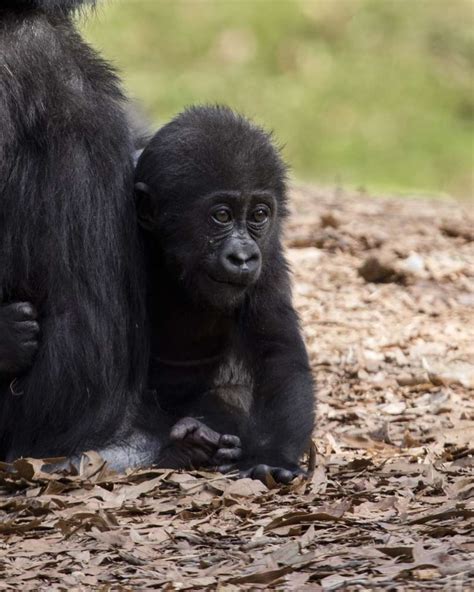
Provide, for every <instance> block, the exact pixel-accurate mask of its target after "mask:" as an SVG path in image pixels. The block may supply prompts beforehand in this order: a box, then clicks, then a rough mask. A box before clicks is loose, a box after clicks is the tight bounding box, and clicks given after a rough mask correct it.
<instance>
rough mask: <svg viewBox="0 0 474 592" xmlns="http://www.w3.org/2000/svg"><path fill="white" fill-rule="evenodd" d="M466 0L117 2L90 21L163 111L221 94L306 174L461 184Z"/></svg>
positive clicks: (136, 92)
mask: <svg viewBox="0 0 474 592" xmlns="http://www.w3.org/2000/svg"><path fill="white" fill-rule="evenodd" d="M473 10H474V4H473V3H472V2H471V1H470V0H450V1H449V2H448V1H447V0H322V1H319V0H288V1H281V0H280V1H277V0H233V1H232V0H227V1H224V0H221V1H219V0H113V1H111V2H110V3H107V4H106V5H105V6H101V7H100V8H99V10H98V13H97V14H96V15H95V17H94V18H92V19H88V20H87V22H86V23H85V30H86V34H87V36H88V38H89V39H90V41H91V42H92V43H93V44H94V45H95V46H97V47H99V48H100V49H101V50H102V51H103V52H104V54H105V55H106V56H107V57H108V58H109V59H112V61H113V62H114V63H115V64H116V65H117V66H118V67H119V68H120V70H121V71H122V73H123V75H124V78H125V81H126V85H127V89H128V91H129V93H130V94H131V95H132V96H134V97H136V98H137V99H139V100H140V101H142V102H143V103H144V105H145V106H146V109H147V110H148V112H149V113H150V114H151V115H152V117H153V118H154V120H155V121H156V122H157V123H160V122H163V121H165V120H167V119H168V118H170V117H171V116H172V115H173V114H174V113H176V112H177V111H179V110H180V109H182V107H183V106H185V105H189V104H190V103H203V102H222V103H227V104H229V105H231V106H232V107H234V108H236V109H238V110H241V111H242V112H244V113H245V114H248V115H250V116H251V117H253V118H254V119H256V120H257V121H258V122H260V123H263V124H264V125H265V126H267V127H270V128H273V129H274V130H275V132H276V135H277V137H278V138H279V139H280V141H281V142H282V143H284V144H285V156H286V157H287V159H288V160H289V161H290V163H291V165H292V167H293V169H294V171H295V174H296V175H297V176H298V177H299V178H305V179H311V180H319V181H334V180H339V181H341V182H344V183H352V184H359V185H364V186H369V187H374V186H375V187H382V188H385V187H386V188H392V189H393V188H414V187H415V188H419V189H422V190H430V191H433V190H435V191H448V192H451V193H454V194H457V195H463V196H467V195H469V194H470V192H471V189H472V177H471V166H472V127H473V125H472V124H473V117H474V95H473V84H472V83H473V78H472V74H473V72H472V68H473V65H474V37H473V27H472V22H473Z"/></svg>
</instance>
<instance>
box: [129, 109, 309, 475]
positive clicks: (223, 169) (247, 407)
mask: <svg viewBox="0 0 474 592" xmlns="http://www.w3.org/2000/svg"><path fill="white" fill-rule="evenodd" d="M285 172H286V169H285V165H284V164H283V162H282V160H281V158H280V156H279V154H278V152H277V151H276V150H275V148H274V147H273V145H272V143H271V138H270V136H269V135H268V134H267V133H266V132H264V131H263V130H261V129H260V128H258V127H256V126H254V125H252V124H251V123H249V122H248V120H246V119H245V118H243V117H240V116H238V115H236V114H234V113H233V112H232V111H230V110H229V109H227V108H223V107H200V108H199V107H198V108H192V109H189V110H188V111H186V112H184V113H183V114H181V115H179V116H178V117H177V118H176V119H174V120H173V121H172V122H171V123H169V124H168V125H166V126H164V127H163V128H162V129H161V130H160V131H159V132H158V133H157V134H156V135H155V136H154V137H153V139H152V140H151V142H150V143H149V144H148V146H147V147H146V148H145V150H144V152H143V154H142V155H141V157H140V159H139V161H138V165H137V170H136V181H137V184H136V188H137V198H138V209H139V218H140V221H141V224H142V225H143V227H144V228H145V237H146V243H147V247H146V248H147V255H148V280H149V285H148V310H149V316H150V318H149V324H150V328H151V339H152V362H151V366H150V386H151V387H152V388H153V389H155V390H156V393H157V395H156V397H155V398H153V395H152V394H151V395H150V396H149V400H148V408H149V411H148V412H147V413H141V419H142V422H143V421H145V422H147V425H146V426H145V427H146V429H148V430H153V426H157V425H160V426H161V427H160V430H162V433H163V431H164V428H163V413H164V412H165V413H167V414H168V416H169V418H170V424H172V423H173V422H174V421H177V420H179V418H183V417H186V418H189V416H191V417H194V418H199V419H200V420H201V421H202V422H204V424H205V425H206V426H207V427H208V428H210V429H211V430H214V431H215V432H216V433H217V434H234V435H235V436H237V437H238V439H237V440H236V441H235V443H234V446H233V448H232V447H231V448H232V451H231V452H229V451H222V450H221V451H220V452H219V453H218V454H217V456H218V457H219V458H220V459H221V463H220V465H221V467H220V468H221V469H230V468H238V469H240V470H241V471H243V472H244V474H247V475H250V476H252V477H256V478H261V479H264V478H265V476H266V475H267V474H268V473H271V474H272V475H273V477H274V478H275V479H277V480H279V481H288V480H290V479H291V478H292V477H293V476H294V475H295V474H297V473H298V472H299V471H300V469H299V464H298V462H299V459H300V457H301V455H302V453H303V451H304V449H305V447H306V446H307V444H308V442H309V438H310V435H311V432H312V429H313V423H314V395H313V383H312V378H311V373H310V369H309V364H308V358H307V354H306V350H305V346H304V344H303V340H302V338H301V334H300V329H299V326H298V320H297V316H296V313H295V311H294V309H293V306H292V303H291V291H290V282H289V275H288V268H287V264H286V262H285V258H284V255H283V252H282V245H281V241H280V236H281V224H282V222H283V220H284V218H285V216H286V213H287V208H286V182H285ZM226 212H227V213H226ZM228 218H230V219H231V220H230V222H229V221H228ZM262 220H263V222H262ZM142 425H143V424H142ZM175 440H176V439H175ZM240 447H241V454H240ZM191 448H192V447H191ZM236 449H238V450H236ZM168 452H169V450H168V449H167V448H166V447H165V449H164V450H162V452H161V455H160V456H158V458H157V462H158V464H160V465H161V466H167V465H169V464H170V463H173V461H172V460H170V456H169V454H168ZM215 453H216V450H215V448H214V449H213V450H212V451H211V454H210V455H209V457H208V458H207V461H206V462H207V463H208V464H215V462H216V460H215V458H214V454H215ZM171 456H172V455H171ZM239 457H240V458H239ZM236 459H238V460H237V461H236ZM226 461H227V462H226ZM181 463H182V464H184V465H186V462H185V461H183V460H182V459H181ZM188 464H192V463H188Z"/></svg>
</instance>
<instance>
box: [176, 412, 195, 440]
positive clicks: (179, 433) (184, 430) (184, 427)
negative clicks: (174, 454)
mask: <svg viewBox="0 0 474 592" xmlns="http://www.w3.org/2000/svg"><path fill="white" fill-rule="evenodd" d="M199 426H200V424H199V422H198V421H197V420H195V419H194V418H193V417H184V418H183V419H180V420H179V421H178V422H177V423H175V424H174V426H173V427H172V428H171V432H170V439H171V440H174V441H179V440H184V439H185V438H186V436H188V435H189V434H192V433H193V432H195V431H196V430H197V429H198V428H199Z"/></svg>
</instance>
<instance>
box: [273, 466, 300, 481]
mask: <svg viewBox="0 0 474 592" xmlns="http://www.w3.org/2000/svg"><path fill="white" fill-rule="evenodd" d="M270 475H271V476H272V477H273V479H274V480H275V481H276V482H277V483H284V484H286V483H291V482H292V481H293V479H294V478H295V476H296V475H295V474H294V473H293V471H289V470H288V469H281V468H279V467H271V468H270Z"/></svg>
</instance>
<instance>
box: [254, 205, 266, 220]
mask: <svg viewBox="0 0 474 592" xmlns="http://www.w3.org/2000/svg"><path fill="white" fill-rule="evenodd" d="M269 215H270V212H269V210H268V208H267V207H266V206H257V207H256V208H255V210H254V211H253V213H252V221H253V222H255V223H256V224H265V222H266V221H267V220H268V217H269Z"/></svg>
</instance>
